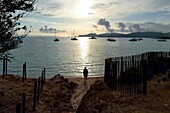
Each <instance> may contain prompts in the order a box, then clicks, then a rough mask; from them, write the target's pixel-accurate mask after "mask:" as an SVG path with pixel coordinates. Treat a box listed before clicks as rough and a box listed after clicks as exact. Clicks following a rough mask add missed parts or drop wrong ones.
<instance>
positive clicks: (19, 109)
mask: <svg viewBox="0 0 170 113" xmlns="http://www.w3.org/2000/svg"><path fill="white" fill-rule="evenodd" d="M16 113H21V102H20V103H19V104H17V105H16Z"/></svg>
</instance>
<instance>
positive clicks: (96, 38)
mask: <svg viewBox="0 0 170 113" xmlns="http://www.w3.org/2000/svg"><path fill="white" fill-rule="evenodd" d="M89 39H97V38H96V37H94V36H92V37H90V38H89Z"/></svg>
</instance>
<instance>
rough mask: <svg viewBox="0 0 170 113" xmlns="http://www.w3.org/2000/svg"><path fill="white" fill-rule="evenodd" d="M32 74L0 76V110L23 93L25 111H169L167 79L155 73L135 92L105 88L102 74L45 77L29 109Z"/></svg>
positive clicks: (12, 106)
mask: <svg viewBox="0 0 170 113" xmlns="http://www.w3.org/2000/svg"><path fill="white" fill-rule="evenodd" d="M35 81H37V79H35V78H28V79H26V80H25V82H24V83H23V82H22V78H21V77H20V76H17V75H6V76H5V79H2V76H0V113H14V111H15V110H16V105H17V104H18V103H19V102H21V99H22V98H21V97H22V93H23V92H24V93H26V113H87V112H88V113H115V112H116V113H125V112H126V113H132V112H133V113H144V112H147V113H169V111H170V107H169V106H170V99H169V95H170V79H169V78H168V77H167V75H164V74H158V75H155V76H154V79H153V80H151V81H148V91H147V92H148V94H147V96H144V95H135V94H128V93H123V92H116V91H113V90H111V89H109V88H108V87H107V86H106V84H104V82H103V77H94V78H87V80H86V81H85V80H84V78H64V77H63V76H59V75H55V76H54V77H53V78H51V79H46V82H45V84H44V87H43V91H42V94H40V100H39V101H38V102H37V105H36V110H35V111H33V92H34V89H33V87H34V82H35Z"/></svg>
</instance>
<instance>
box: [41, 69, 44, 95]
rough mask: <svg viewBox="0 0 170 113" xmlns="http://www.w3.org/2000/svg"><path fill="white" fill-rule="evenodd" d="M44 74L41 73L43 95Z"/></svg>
mask: <svg viewBox="0 0 170 113" xmlns="http://www.w3.org/2000/svg"><path fill="white" fill-rule="evenodd" d="M43 73H44V72H43V71H41V94H42V90H43V85H44V74H43Z"/></svg>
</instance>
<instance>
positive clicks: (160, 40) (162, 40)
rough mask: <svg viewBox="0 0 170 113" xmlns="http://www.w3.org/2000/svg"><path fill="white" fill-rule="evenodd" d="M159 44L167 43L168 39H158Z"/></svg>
mask: <svg viewBox="0 0 170 113" xmlns="http://www.w3.org/2000/svg"><path fill="white" fill-rule="evenodd" d="M157 41H159V42H166V39H158V40H157Z"/></svg>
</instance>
